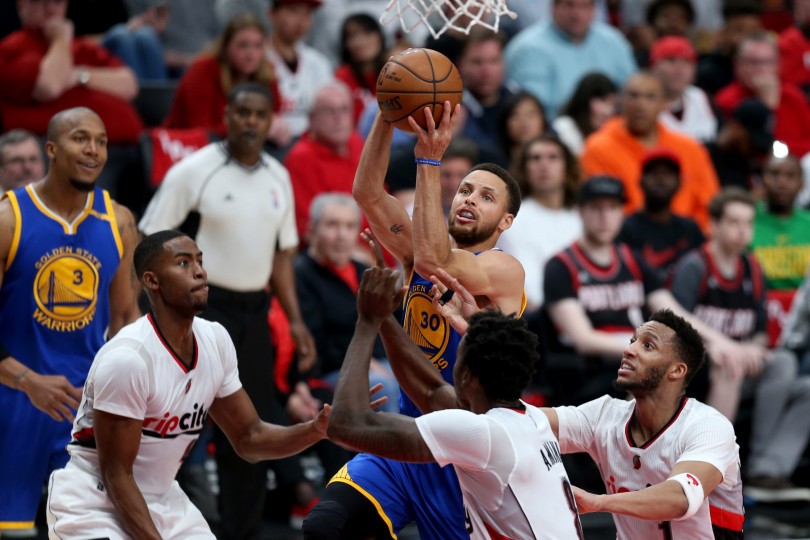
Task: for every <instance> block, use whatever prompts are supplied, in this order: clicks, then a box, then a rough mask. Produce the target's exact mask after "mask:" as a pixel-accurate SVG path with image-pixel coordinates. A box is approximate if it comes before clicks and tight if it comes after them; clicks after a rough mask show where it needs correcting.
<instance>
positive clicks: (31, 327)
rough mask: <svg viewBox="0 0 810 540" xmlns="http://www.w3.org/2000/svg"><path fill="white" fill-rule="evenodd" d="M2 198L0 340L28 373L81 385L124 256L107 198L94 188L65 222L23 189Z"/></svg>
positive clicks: (99, 342)
mask: <svg viewBox="0 0 810 540" xmlns="http://www.w3.org/2000/svg"><path fill="white" fill-rule="evenodd" d="M5 197H7V198H8V200H9V202H10V203H11V208H12V210H13V213H14V220H15V223H14V236H13V237H12V241H11V249H10V251H9V254H8V259H7V263H6V271H5V275H4V276H3V288H2V290H0V343H3V345H5V347H6V348H7V349H8V351H9V352H10V353H11V355H12V356H13V357H14V358H16V359H17V360H19V361H20V362H22V363H23V364H25V365H26V366H28V367H29V368H31V369H32V370H33V371H36V372H38V373H42V374H45V375H54V374H59V375H64V376H65V377H67V378H68V380H69V381H70V382H71V384H73V385H75V386H82V385H83V384H84V379H85V376H86V375H87V371H88V370H89V369H90V364H91V363H92V361H93V357H94V356H95V354H96V352H97V351H98V350H99V349H100V348H101V346H102V345H103V344H104V332H105V331H106V329H107V326H108V324H109V322H110V294H109V291H110V284H111V282H112V280H113V277H114V276H115V272H116V270H117V269H118V265H119V263H120V261H121V256H122V254H123V244H122V243H121V238H120V237H119V234H118V226H117V223H116V220H115V214H114V212H113V207H112V201H111V200H110V196H109V194H108V193H107V192H106V191H104V190H102V189H100V188H95V189H94V190H93V191H91V192H90V193H88V194H87V203H86V205H85V207H84V209H83V210H82V211H81V212H80V213H79V215H78V216H76V218H75V219H74V220H73V222H72V223H68V222H67V221H65V220H64V219H62V218H61V217H59V216H58V215H56V214H55V213H54V212H52V211H51V210H50V209H48V207H47V206H45V204H44V203H43V202H42V201H41V200H40V198H39V196H38V195H37V193H36V191H35V190H34V188H33V187H32V186H30V185H29V186H27V187H25V188H20V189H17V190H15V191H10V192H8V193H6V195H5Z"/></svg>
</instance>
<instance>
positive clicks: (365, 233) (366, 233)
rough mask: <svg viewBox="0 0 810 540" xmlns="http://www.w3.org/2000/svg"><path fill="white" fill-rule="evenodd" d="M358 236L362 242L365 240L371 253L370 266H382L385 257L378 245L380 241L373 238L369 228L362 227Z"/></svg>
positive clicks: (383, 265)
mask: <svg viewBox="0 0 810 540" xmlns="http://www.w3.org/2000/svg"><path fill="white" fill-rule="evenodd" d="M360 238H361V239H362V240H363V242H365V244H366V247H367V248H368V250H369V252H370V253H371V262H372V266H377V267H379V268H384V267H385V257H383V252H382V248H381V247H380V243H379V242H377V239H376V238H374V234H373V233H372V232H371V229H369V228H365V229H363V230H362V231H361V232H360Z"/></svg>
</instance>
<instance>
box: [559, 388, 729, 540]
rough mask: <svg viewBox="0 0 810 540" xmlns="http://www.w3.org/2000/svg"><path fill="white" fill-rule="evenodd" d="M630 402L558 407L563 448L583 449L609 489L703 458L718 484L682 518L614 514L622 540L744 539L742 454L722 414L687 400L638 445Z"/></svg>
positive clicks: (633, 486)
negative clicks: (717, 473)
mask: <svg viewBox="0 0 810 540" xmlns="http://www.w3.org/2000/svg"><path fill="white" fill-rule="evenodd" d="M635 404H636V402H635V400H633V401H623V400H620V399H615V398H611V397H609V396H603V397H601V398H599V399H595V400H593V401H590V402H588V403H585V404H584V405H580V406H578V407H557V408H555V410H556V411H557V414H558V415H559V420H560V430H559V434H560V447H561V449H562V451H563V453H566V454H567V453H571V452H587V453H588V454H590V456H591V457H592V458H593V460H594V461H595V462H596V463H597V465H598V466H599V471H600V473H601V474H602V480H603V481H604V482H605V486H606V488H607V493H608V494H611V493H623V492H627V491H638V490H640V489H644V488H646V487H648V486H653V485H655V484H658V483H661V482H664V481H665V480H666V479H667V478H668V477H669V475H670V471H672V468H673V467H675V464H676V463H678V462H681V461H702V462H706V463H709V464H711V465H713V466H714V467H715V468H716V469H717V470H718V471H720V473H721V474H722V475H723V481H722V482H721V483H720V485H718V486H717V487H716V488H715V489H714V491H712V492H711V494H709V497H708V498H707V499H706V500H704V501H703V506H702V507H701V508H700V510H698V512H697V513H696V514H695V515H694V516H692V517H691V518H689V519H686V520H683V521H664V522H657V521H650V520H643V519H639V518H634V517H630V516H624V515H619V514H614V515H613V520H614V522H615V523H616V528H617V530H618V538H619V539H627V540H654V539H657V538H660V539H662V540H670V539H673V538H674V539H689V540H714V539H715V531H714V529H713V527H714V528H719V529H723V531H722V535H723V538H728V539H732V538H742V526H743V521H744V515H743V512H744V510H743V500H742V484H741V482H740V456H739V446H737V442H736V437H735V435H734V428H733V426H732V425H731V423H730V422H729V421H728V420H727V419H726V418H725V417H724V416H723V415H721V414H720V413H719V412H717V411H716V410H714V409H713V408H711V407H709V406H708V405H704V404H703V403H701V402H699V401H697V400H695V399H691V398H684V400H683V402H682V403H681V405H680V407H679V409H678V411H677V412H676V413H675V415H674V416H673V417H672V419H671V420H670V421H669V423H668V424H667V425H665V426H664V427H663V428H662V429H661V431H660V432H659V433H658V434H656V435H655V436H654V437H653V438H652V439H650V440H649V441H647V442H646V443H645V444H643V445H642V446H637V445H636V444H635V443H634V442H633V441H632V438H631V436H630V419H631V418H632V416H633V411H634V410H635Z"/></svg>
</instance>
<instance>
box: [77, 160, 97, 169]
mask: <svg viewBox="0 0 810 540" xmlns="http://www.w3.org/2000/svg"><path fill="white" fill-rule="evenodd" d="M79 167H81V168H82V169H88V170H90V171H95V170H96V169H98V167H99V164H98V163H93V162H87V161H80V162H79Z"/></svg>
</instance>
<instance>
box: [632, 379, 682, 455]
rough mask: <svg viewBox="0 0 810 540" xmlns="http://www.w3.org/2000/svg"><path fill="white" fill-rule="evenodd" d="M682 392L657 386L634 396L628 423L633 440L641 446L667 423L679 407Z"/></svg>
mask: <svg viewBox="0 0 810 540" xmlns="http://www.w3.org/2000/svg"><path fill="white" fill-rule="evenodd" d="M683 399H684V396H683V392H682V391H679V392H677V393H674V392H673V393H670V392H667V391H664V390H663V389H662V388H659V389H658V390H656V391H655V392H651V393H649V394H645V395H643V396H636V407H635V410H634V411H633V419H632V421H631V424H630V432H631V434H632V436H633V442H635V443H636V444H637V445H638V446H642V445H643V444H645V443H646V442H648V441H649V440H650V439H652V438H653V437H655V436H656V435H657V434H658V433H659V432H660V431H661V430H662V429H664V427H665V426H666V425H667V424H669V423H670V422H671V421H672V419H673V417H674V416H675V414H676V413H677V412H678V410H679V409H680V407H681V403H682V402H683Z"/></svg>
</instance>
